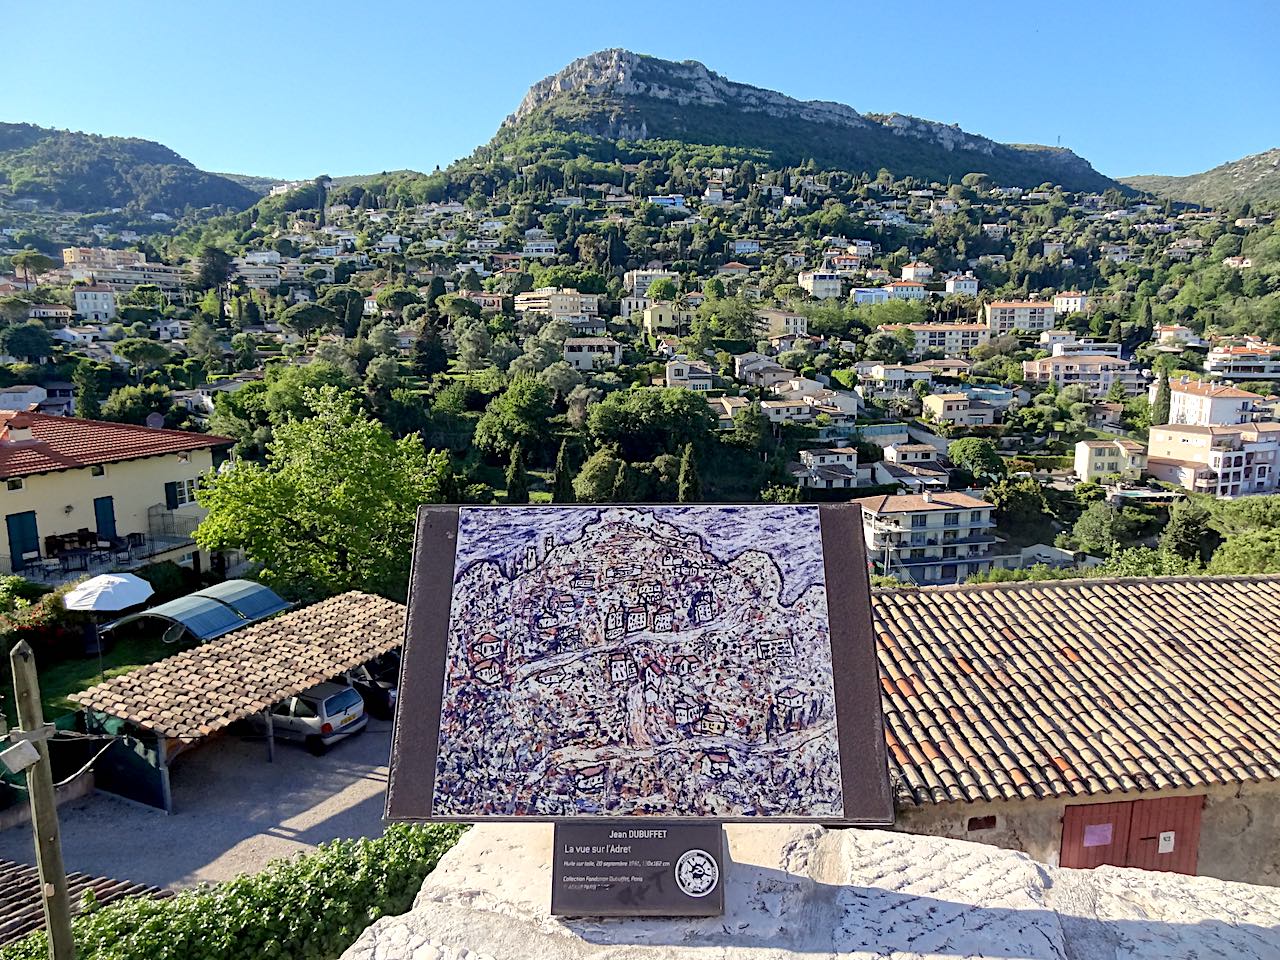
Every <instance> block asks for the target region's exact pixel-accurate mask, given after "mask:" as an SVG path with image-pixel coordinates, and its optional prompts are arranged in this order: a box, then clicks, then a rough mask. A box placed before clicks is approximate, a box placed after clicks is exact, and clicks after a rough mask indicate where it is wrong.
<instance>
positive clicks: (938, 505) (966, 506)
mask: <svg viewBox="0 0 1280 960" xmlns="http://www.w3.org/2000/svg"><path fill="white" fill-rule="evenodd" d="M852 502H853V503H859V504H861V505H862V509H863V510H865V511H867V512H868V513H913V512H915V511H918V510H984V509H985V510H990V509H991V504H989V503H987V501H985V500H979V499H978V498H977V497H971V496H969V494H967V493H958V492H955V491H951V492H948V493H934V494H931V495H930V496H929V499H928V500H926V499H925V498H924V497H923V496H921V495H917V494H912V493H907V494H881V495H880V496H876V497H860V498H859V499H857V500H853V501H852Z"/></svg>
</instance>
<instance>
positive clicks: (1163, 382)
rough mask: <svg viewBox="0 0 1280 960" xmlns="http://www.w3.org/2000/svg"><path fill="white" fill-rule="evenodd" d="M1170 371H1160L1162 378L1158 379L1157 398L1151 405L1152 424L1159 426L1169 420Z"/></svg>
mask: <svg viewBox="0 0 1280 960" xmlns="http://www.w3.org/2000/svg"><path fill="white" fill-rule="evenodd" d="M1169 403H1170V395H1169V372H1168V371H1167V370H1161V371H1160V379H1159V380H1158V381H1156V399H1155V402H1154V403H1153V404H1152V405H1151V425H1152V426H1153V427H1158V426H1160V425H1161V424H1165V423H1168V422H1169Z"/></svg>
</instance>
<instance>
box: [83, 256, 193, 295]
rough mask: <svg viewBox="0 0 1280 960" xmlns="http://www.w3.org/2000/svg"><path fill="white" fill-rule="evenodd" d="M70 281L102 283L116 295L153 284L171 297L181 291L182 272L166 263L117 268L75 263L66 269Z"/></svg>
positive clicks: (138, 264) (139, 264)
mask: <svg viewBox="0 0 1280 960" xmlns="http://www.w3.org/2000/svg"><path fill="white" fill-rule="evenodd" d="M67 273H68V274H69V275H70V277H71V279H72V280H88V281H89V282H91V283H104V284H106V285H107V286H109V287H110V288H111V289H112V290H114V291H116V292H117V293H120V292H127V291H129V290H132V289H133V288H134V287H140V286H142V285H143V284H145V283H150V284H155V286H157V287H159V288H160V289H161V290H162V291H163V292H164V293H165V294H167V295H170V296H172V295H173V294H176V293H178V292H180V291H181V290H182V271H181V270H179V269H178V268H177V267H171V266H169V265H168V264H167V263H145V262H144V263H135V264H130V265H126V266H119V267H89V266H85V265H84V264H80V263H76V264H73V265H71V266H69V267H68V268H67Z"/></svg>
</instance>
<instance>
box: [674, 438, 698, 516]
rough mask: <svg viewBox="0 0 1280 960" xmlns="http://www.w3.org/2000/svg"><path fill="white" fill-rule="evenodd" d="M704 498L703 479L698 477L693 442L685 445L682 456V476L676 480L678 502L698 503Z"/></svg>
mask: <svg viewBox="0 0 1280 960" xmlns="http://www.w3.org/2000/svg"><path fill="white" fill-rule="evenodd" d="M701 499H702V481H701V480H700V479H699V478H698V464H697V463H696V462H695V461H694V459H693V444H692V443H686V444H685V445H684V453H683V455H681V457H680V476H679V479H678V480H677V481H676V502H677V503H697V502H698V501H699V500H701Z"/></svg>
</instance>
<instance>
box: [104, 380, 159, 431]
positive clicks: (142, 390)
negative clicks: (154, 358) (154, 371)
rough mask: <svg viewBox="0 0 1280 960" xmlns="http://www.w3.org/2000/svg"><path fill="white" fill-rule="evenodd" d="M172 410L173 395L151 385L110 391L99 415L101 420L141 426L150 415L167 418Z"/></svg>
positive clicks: (155, 385)
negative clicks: (155, 414) (154, 414)
mask: <svg viewBox="0 0 1280 960" xmlns="http://www.w3.org/2000/svg"><path fill="white" fill-rule="evenodd" d="M172 409H173V395H172V394H170V393H169V390H168V389H167V388H166V387H162V386H160V385H159V384H155V383H153V384H148V385H147V386H127V387H121V388H120V389H118V390H112V391H111V393H110V394H109V395H108V396H107V399H106V401H105V402H104V403H103V404H102V409H101V411H100V415H101V417H102V419H103V420H114V421H115V422H116V423H136V424H139V425H141V424H144V423H146V422H147V417H148V416H150V415H151V414H153V413H158V414H160V415H161V416H167V415H168V414H169V411H170V410H172Z"/></svg>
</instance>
